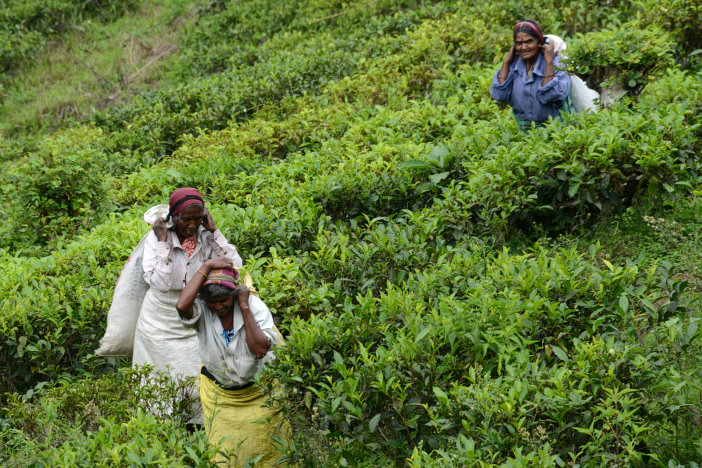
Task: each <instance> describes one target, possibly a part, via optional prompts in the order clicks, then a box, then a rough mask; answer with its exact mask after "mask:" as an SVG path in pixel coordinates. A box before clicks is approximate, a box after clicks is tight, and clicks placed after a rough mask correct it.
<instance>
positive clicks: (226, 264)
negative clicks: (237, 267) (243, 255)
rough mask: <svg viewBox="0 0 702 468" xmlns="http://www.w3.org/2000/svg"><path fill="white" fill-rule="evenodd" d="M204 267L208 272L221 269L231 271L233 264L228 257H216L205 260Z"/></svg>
mask: <svg viewBox="0 0 702 468" xmlns="http://www.w3.org/2000/svg"><path fill="white" fill-rule="evenodd" d="M205 267H206V268H207V270H208V272H209V271H210V270H221V269H223V268H226V269H229V270H231V269H232V268H234V263H233V262H232V259H231V258H229V257H217V258H211V259H209V260H207V261H206V262H205Z"/></svg>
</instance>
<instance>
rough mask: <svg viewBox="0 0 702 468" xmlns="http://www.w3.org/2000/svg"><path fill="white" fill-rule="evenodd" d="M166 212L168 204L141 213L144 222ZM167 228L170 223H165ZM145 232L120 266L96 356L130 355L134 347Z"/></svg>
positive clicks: (142, 285)
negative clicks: (103, 334) (121, 266)
mask: <svg viewBox="0 0 702 468" xmlns="http://www.w3.org/2000/svg"><path fill="white" fill-rule="evenodd" d="M167 214H168V205H156V206H154V207H152V208H150V209H149V210H147V211H146V213H144V221H146V222H147V223H149V224H154V222H155V221H156V220H157V219H159V218H161V219H165V217H166V215H167ZM168 227H170V226H168ZM149 234H151V231H149V232H147V233H146V235H145V236H144V237H142V238H141V241H139V243H138V244H137V246H136V248H135V249H134V251H132V253H131V255H130V256H129V258H128V259H127V263H126V264H125V265H124V268H122V273H121V274H120V275H119V278H118V279H117V284H116V285H115V292H114V294H113V295H112V305H111V306H110V311H109V312H108V313H107V329H106V330H105V336H103V337H102V339H101V340H100V347H99V348H98V349H97V350H96V351H95V354H97V355H98V356H128V357H132V349H133V348H134V331H135V330H136V324H137V320H138V319H139V311H140V310H141V305H142V303H143V302H144V295H146V291H148V290H149V285H148V284H147V283H146V281H144V268H143V260H144V243H145V241H146V236H148V235H149Z"/></svg>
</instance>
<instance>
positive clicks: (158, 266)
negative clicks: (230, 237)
mask: <svg viewBox="0 0 702 468" xmlns="http://www.w3.org/2000/svg"><path fill="white" fill-rule="evenodd" d="M168 206H169V212H168V215H167V216H166V219H165V220H164V219H162V218H159V219H156V221H154V223H153V230H152V231H151V232H150V233H149V234H148V236H147V238H146V242H145V245H144V258H143V269H144V281H146V283H147V284H148V285H149V290H148V291H147V292H146V295H145V297H144V302H143V304H142V307H141V311H140V313H139V319H138V321H137V325H136V331H135V334H134V352H133V355H132V365H133V366H142V365H145V364H149V365H151V366H152V367H153V372H155V373H158V372H167V373H168V374H169V375H170V376H171V377H172V378H174V379H181V378H183V377H197V376H198V375H199V374H200V365H201V360H200V349H199V344H198V338H197V334H196V332H195V330H193V329H188V328H185V327H184V326H183V325H182V323H181V321H180V317H179V315H178V312H177V311H176V307H175V305H176V302H178V297H179V296H180V293H181V291H182V290H183V288H184V287H185V285H186V284H187V283H188V282H189V281H190V280H191V279H192V278H193V277H194V276H195V275H199V274H201V273H198V269H199V268H200V267H201V266H202V264H203V263H204V262H205V261H207V260H209V259H212V258H217V257H227V258H229V259H231V261H232V263H233V265H234V266H235V267H236V268H241V266H242V261H241V257H240V256H239V253H238V252H237V249H236V247H234V246H233V245H232V244H230V243H229V242H228V241H227V239H226V238H225V237H224V235H223V234H222V232H221V231H220V230H219V229H217V227H216V226H215V223H214V219H212V215H211V214H210V213H209V211H208V210H207V208H205V203H204V200H203V198H202V194H201V193H200V192H199V191H198V190H197V189H194V188H181V189H178V190H175V191H174V192H173V193H172V194H171V196H170V200H169V204H168ZM192 391H193V394H192V397H194V398H196V397H198V392H197V387H195V388H192ZM196 401H197V400H196ZM190 422H192V423H201V422H202V415H201V414H196V415H195V417H194V418H192V419H191V420H190Z"/></svg>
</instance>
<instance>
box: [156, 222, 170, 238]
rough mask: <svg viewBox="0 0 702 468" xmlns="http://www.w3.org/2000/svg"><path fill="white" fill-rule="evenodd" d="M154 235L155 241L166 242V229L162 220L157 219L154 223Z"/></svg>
mask: <svg viewBox="0 0 702 468" xmlns="http://www.w3.org/2000/svg"><path fill="white" fill-rule="evenodd" d="M154 234H156V239H158V240H159V241H160V242H166V241H167V240H168V228H167V227H166V222H165V221H164V220H162V219H160V218H159V219H157V220H156V221H154Z"/></svg>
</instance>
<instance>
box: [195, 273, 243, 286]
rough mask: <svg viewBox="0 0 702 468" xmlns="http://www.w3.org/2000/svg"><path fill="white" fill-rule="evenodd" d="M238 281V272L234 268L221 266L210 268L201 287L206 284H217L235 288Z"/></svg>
mask: <svg viewBox="0 0 702 468" xmlns="http://www.w3.org/2000/svg"><path fill="white" fill-rule="evenodd" d="M238 283H239V272H238V271H237V269H236V268H223V269H220V270H210V274H209V275H207V280H206V281H205V282H204V283H203V284H202V287H205V286H207V285H208V284H219V285H222V286H224V287H225V288H228V289H236V286H237V284H238Z"/></svg>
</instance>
